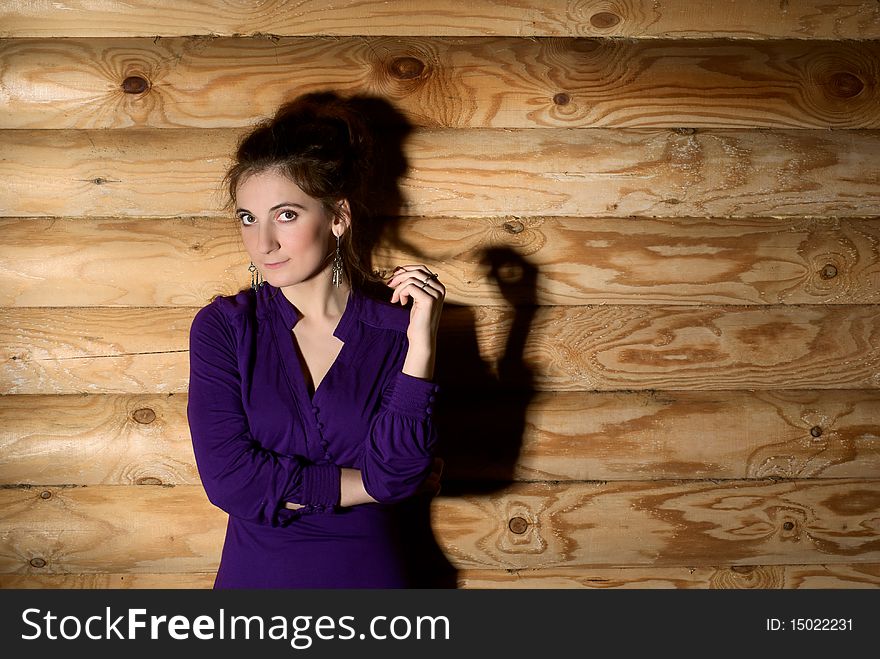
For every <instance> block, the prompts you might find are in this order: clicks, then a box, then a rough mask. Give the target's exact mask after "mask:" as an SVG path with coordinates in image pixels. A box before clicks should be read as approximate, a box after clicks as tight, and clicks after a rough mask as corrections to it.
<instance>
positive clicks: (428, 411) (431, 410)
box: [425, 407, 434, 414]
mask: <svg viewBox="0 0 880 659" xmlns="http://www.w3.org/2000/svg"><path fill="white" fill-rule="evenodd" d="M433 411H434V408H433V407H426V408H425V412H427V413H428V414H430V413H431V412H433Z"/></svg>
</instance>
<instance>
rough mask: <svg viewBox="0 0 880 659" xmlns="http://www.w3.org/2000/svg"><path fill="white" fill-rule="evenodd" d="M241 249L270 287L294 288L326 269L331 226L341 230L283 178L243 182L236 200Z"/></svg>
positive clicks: (269, 175) (332, 244)
mask: <svg viewBox="0 0 880 659" xmlns="http://www.w3.org/2000/svg"><path fill="white" fill-rule="evenodd" d="M235 202H236V207H237V208H236V211H235V214H236V215H237V216H238V219H239V221H240V222H241V238H242V241H243V242H244V247H245V249H246V250H247V252H248V255H249V256H250V257H251V261H253V262H254V265H256V266H257V268H258V269H259V271H260V272H261V273H262V275H263V279H265V280H266V281H267V282H269V283H270V284H271V285H272V286H275V287H277V288H281V287H282V286H292V285H294V284H298V283H300V282H303V281H306V280H307V279H310V278H312V277H314V276H315V275H317V274H318V273H320V272H322V271H323V270H324V269H325V268H327V267H329V266H330V259H331V255H332V254H333V252H334V250H335V248H336V235H335V234H334V233H333V226H334V225H336V226H337V229H336V231H337V232H338V233H339V234H340V235H341V234H342V229H344V227H342V226H340V225H341V222H340V221H339V220H335V221H334V218H333V216H332V214H330V213H328V212H327V210H326V209H325V208H324V205H323V204H322V203H321V202H320V201H319V200H317V199H315V198H314V197H310V196H309V195H307V194H306V193H305V192H303V191H302V189H300V187H299V186H298V185H297V184H296V183H294V182H293V181H291V180H290V179H289V178H287V177H286V176H284V175H283V174H281V173H278V172H275V171H265V172H260V173H258V174H253V175H251V176H248V177H246V178H245V179H244V180H243V181H242V182H241V183H240V184H239V186H238V188H237V192H236V195H235Z"/></svg>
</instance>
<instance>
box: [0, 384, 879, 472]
mask: <svg viewBox="0 0 880 659" xmlns="http://www.w3.org/2000/svg"><path fill="white" fill-rule="evenodd" d="M489 394H490V392H483V395H470V396H468V397H466V398H465V397H461V398H459V397H455V396H447V398H446V399H445V400H444V401H441V405H439V406H438V408H437V411H436V417H435V418H436V419H437V424H438V429H439V432H440V437H441V442H440V446H439V448H438V453H439V455H441V456H442V457H443V458H444V460H445V467H444V471H443V474H444V480H447V481H456V480H462V481H472V482H479V481H488V480H499V481H501V480H505V479H512V480H523V481H538V480H548V481H572V480H624V481H627V480H649V479H650V480H662V479H733V478H753V479H754V478H848V477H860V478H880V390H828V391H757V392H749V391H720V392H704V391H693V392H684V391H678V392H673V391H666V392H536V393H535V394H534V396H532V397H529V398H526V399H525V400H524V401H520V400H517V401H515V402H513V403H512V402H511V400H510V397H509V396H500V397H493V396H490V395H489ZM186 401H187V397H186V395H185V394H175V395H154V396H150V395H70V396H39V395H31V396H0V427H2V428H3V432H2V433H0V485H17V484H31V485H46V484H56V485H57V484H77V485H134V484H152V485H159V484H162V485H198V484H199V483H200V481H199V476H198V472H197V470H196V465H195V460H194V458H193V452H192V446H191V440H190V435H189V427H188V425H187V420H186ZM462 428H467V429H468V430H467V431H466V432H462V430H461V429H462Z"/></svg>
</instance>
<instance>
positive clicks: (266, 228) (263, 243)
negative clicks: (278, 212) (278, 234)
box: [257, 222, 278, 254]
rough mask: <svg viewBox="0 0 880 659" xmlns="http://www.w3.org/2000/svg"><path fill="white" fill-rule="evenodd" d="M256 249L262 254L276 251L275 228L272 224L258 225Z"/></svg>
mask: <svg viewBox="0 0 880 659" xmlns="http://www.w3.org/2000/svg"><path fill="white" fill-rule="evenodd" d="M257 249H258V250H260V252H262V253H263V254H268V253H269V252H272V251H274V250H276V249H278V240H277V239H276V238H275V227H274V225H273V223H272V222H261V223H260V238H259V242H258V243H257Z"/></svg>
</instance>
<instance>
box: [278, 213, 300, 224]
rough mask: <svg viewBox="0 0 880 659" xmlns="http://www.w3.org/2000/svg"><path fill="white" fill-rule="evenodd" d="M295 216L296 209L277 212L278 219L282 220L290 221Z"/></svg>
mask: <svg viewBox="0 0 880 659" xmlns="http://www.w3.org/2000/svg"><path fill="white" fill-rule="evenodd" d="M296 218H297V214H296V211H281V212H280V213H278V219H279V220H281V221H282V222H290V221H291V220H295V219H296Z"/></svg>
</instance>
